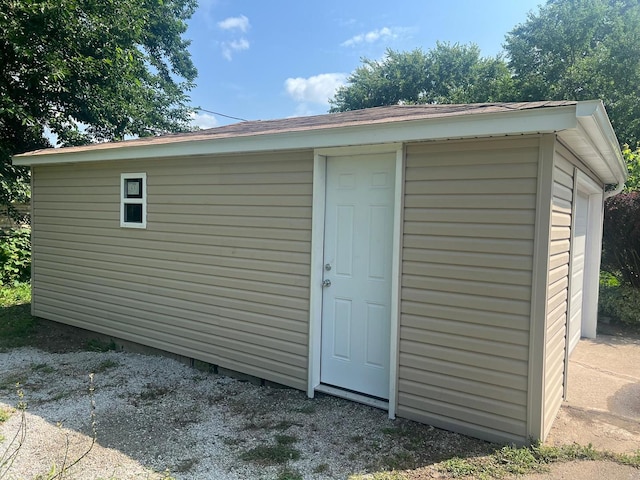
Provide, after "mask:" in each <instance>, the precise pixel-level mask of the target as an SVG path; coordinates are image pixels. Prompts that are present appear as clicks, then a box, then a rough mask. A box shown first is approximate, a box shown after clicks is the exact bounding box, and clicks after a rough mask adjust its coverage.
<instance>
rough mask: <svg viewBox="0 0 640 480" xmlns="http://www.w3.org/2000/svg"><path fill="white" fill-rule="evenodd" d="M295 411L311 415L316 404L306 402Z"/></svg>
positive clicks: (314, 411)
mask: <svg viewBox="0 0 640 480" xmlns="http://www.w3.org/2000/svg"><path fill="white" fill-rule="evenodd" d="M296 412H298V413H304V414H305V415H311V414H313V413H316V406H315V405H313V404H312V403H308V404H307V405H305V406H304V407H300V408H298V409H296Z"/></svg>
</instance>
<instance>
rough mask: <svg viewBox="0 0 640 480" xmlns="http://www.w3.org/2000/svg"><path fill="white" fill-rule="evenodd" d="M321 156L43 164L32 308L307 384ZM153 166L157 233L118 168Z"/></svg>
mask: <svg viewBox="0 0 640 480" xmlns="http://www.w3.org/2000/svg"><path fill="white" fill-rule="evenodd" d="M312 167H313V155H312V152H295V153H284V154H283V153H278V154H268V155H248V156H247V155H245V156H228V157H217V158H215V159H213V158H212V157H209V158H202V157H200V158H186V159H185V158H181V159H163V160H157V161H152V160H150V161H131V162H127V163H124V162H118V163H113V162H110V163H108V164H106V163H99V164H79V165H66V166H65V165H60V166H50V167H49V166H47V167H45V166H38V167H35V168H34V169H33V185H34V196H33V199H32V205H33V226H34V228H33V254H34V275H33V289H34V296H33V298H34V305H33V311H34V314H35V315H37V316H40V317H43V318H47V319H51V320H55V321H58V322H62V323H67V324H70V325H74V326H78V327H82V328H86V329H89V330H94V331H98V332H102V333H105V334H108V335H113V336H115V337H119V338H123V339H127V340H132V341H135V342H138V343H142V344H145V345H148V346H152V347H156V348H160V349H163V350H166V351H170V352H174V353H178V354H181V355H186V356H189V357H192V358H197V359H200V360H203V361H207V362H211V363H214V364H217V365H220V366H222V367H225V368H229V369H233V370H238V371H242V372H244V373H248V374H251V375H256V376H259V377H261V378H265V379H268V380H271V381H274V382H278V383H282V384H284V385H289V386H292V387H295V388H300V389H305V388H306V382H307V355H308V348H307V345H308V338H307V337H308V318H309V268H310V266H309V265H310V238H311V203H312V198H311V197H312V195H311V193H312V192H311V190H312V188H311V187H312ZM125 172H146V173H147V186H148V196H147V204H148V219H147V228H146V229H129V228H120V226H119V224H120V223H119V210H120V204H119V198H120V174H121V173H125Z"/></svg>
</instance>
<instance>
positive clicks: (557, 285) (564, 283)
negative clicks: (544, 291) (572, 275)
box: [548, 267, 569, 298]
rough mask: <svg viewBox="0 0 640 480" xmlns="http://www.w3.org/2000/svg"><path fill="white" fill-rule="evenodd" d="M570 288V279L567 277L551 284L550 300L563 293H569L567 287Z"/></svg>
mask: <svg viewBox="0 0 640 480" xmlns="http://www.w3.org/2000/svg"><path fill="white" fill-rule="evenodd" d="M559 268H562V267H559ZM568 286H569V279H568V278H567V277H562V278H560V279H559V280H558V281H557V282H554V283H549V292H548V296H549V298H551V297H553V296H555V295H557V294H558V293H560V292H562V291H565V292H566V291H567V287H568Z"/></svg>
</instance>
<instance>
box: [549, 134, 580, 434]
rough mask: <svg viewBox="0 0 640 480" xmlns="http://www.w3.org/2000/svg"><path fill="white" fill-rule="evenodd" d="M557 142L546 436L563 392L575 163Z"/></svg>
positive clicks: (550, 260)
mask: <svg viewBox="0 0 640 480" xmlns="http://www.w3.org/2000/svg"><path fill="white" fill-rule="evenodd" d="M563 150H564V149H563V148H562V147H561V146H560V145H559V144H556V150H555V154H554V165H553V190H552V197H551V235H550V244H549V274H548V286H547V314H546V326H545V328H546V331H545V356H544V366H543V369H544V376H543V382H544V398H543V412H544V415H543V428H542V430H543V434H544V437H546V436H547V434H548V433H549V430H550V429H551V425H552V424H553V421H554V419H555V417H556V414H557V413H558V410H559V409H560V405H561V404H562V398H563V395H564V378H565V371H566V363H565V362H566V358H565V357H566V348H567V344H566V342H567V312H568V299H569V267H570V259H571V225H572V223H571V220H572V209H573V184H574V179H573V174H574V166H573V165H572V164H571V163H570V162H569V159H568V158H567V156H566V155H567V153H566V152H564V151H563Z"/></svg>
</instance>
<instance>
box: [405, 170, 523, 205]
mask: <svg viewBox="0 0 640 480" xmlns="http://www.w3.org/2000/svg"><path fill="white" fill-rule="evenodd" d="M407 173H408V172H407ZM451 191H457V189H455V188H453V189H452V190H450V191H449V192H445V193H443V194H438V195H411V196H407V197H405V199H404V202H405V209H411V208H469V209H474V210H475V209H495V208H501V207H502V208H505V207H507V206H508V208H509V209H528V210H530V209H534V208H535V206H536V196H535V195H534V194H530V195H521V194H514V195H493V194H485V195H470V194H469V193H468V192H466V193H465V194H461V195H457V194H455V195H454V194H452V193H451Z"/></svg>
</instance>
